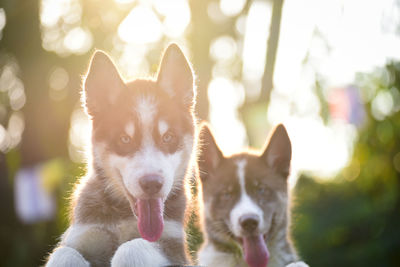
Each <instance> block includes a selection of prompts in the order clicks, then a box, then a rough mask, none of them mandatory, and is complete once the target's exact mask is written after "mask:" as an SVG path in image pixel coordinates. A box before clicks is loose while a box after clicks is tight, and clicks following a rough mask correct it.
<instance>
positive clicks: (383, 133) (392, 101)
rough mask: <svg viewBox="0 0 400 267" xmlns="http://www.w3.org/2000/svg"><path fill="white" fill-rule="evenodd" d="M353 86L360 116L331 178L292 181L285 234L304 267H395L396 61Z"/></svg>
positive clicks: (399, 161) (399, 216)
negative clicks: (350, 147) (347, 156)
mask: <svg viewBox="0 0 400 267" xmlns="http://www.w3.org/2000/svg"><path fill="white" fill-rule="evenodd" d="M356 84H357V85H358V87H359V88H360V93H361V95H362V97H363V99H364V101H365V109H366V114H367V118H366V121H365V123H364V124H363V125H361V126H360V129H359V133H358V140H357V141H356V144H355V147H354V154H353V157H352V159H351V161H350V163H349V165H348V167H346V168H345V169H344V170H343V171H341V172H340V173H339V175H338V176H337V177H336V178H335V179H334V180H332V181H329V182H326V181H320V180H318V179H315V178H311V177H309V176H307V175H303V176H302V177H300V179H299V181H298V184H297V187H296V190H295V192H294V195H295V197H294V202H295V204H294V207H293V219H292V228H293V237H294V240H296V244H297V247H298V248H299V252H300V254H301V255H302V256H303V257H304V259H305V260H306V261H307V262H308V263H309V264H310V266H362V265H368V266H399V265H400V254H399V253H398V252H399V251H400V228H399V222H400V112H399V111H400V62H391V63H388V64H387V65H386V66H385V67H383V68H380V69H377V70H375V71H374V72H373V73H369V74H359V75H358V78H357V80H356Z"/></svg>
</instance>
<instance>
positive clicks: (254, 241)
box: [198, 124, 307, 267]
mask: <svg viewBox="0 0 400 267" xmlns="http://www.w3.org/2000/svg"><path fill="white" fill-rule="evenodd" d="M199 142H200V143H201V144H202V147H201V151H200V152H199V153H200V155H199V159H198V162H199V168H200V169H199V171H200V178H201V183H202V190H201V191H202V198H203V201H204V206H203V220H204V222H203V223H204V225H203V226H204V230H205V236H206V238H205V240H206V241H205V244H203V247H202V249H201V250H200V252H199V262H200V264H201V265H204V266H210V267H211V266H226V267H234V266H250V267H266V266H267V265H268V267H282V266H291V267H295V266H297V267H300V266H303V267H304V266H307V265H306V264H305V263H303V262H298V261H297V260H298V258H297V256H296V254H295V252H294V250H293V248H292V246H291V244H290V242H289V240H288V235H287V225H288V216H287V210H288V192H287V190H288V189H287V178H288V174H289V166H290V160H291V153H292V151H291V143H290V140H289V137H288V134H287V132H286V130H285V127H284V126H283V125H278V127H276V129H275V130H274V132H273V134H272V136H271V138H270V141H269V143H267V145H266V146H265V149H264V151H263V152H262V153H261V154H255V153H252V152H243V153H239V154H236V155H233V156H230V157H225V156H224V155H223V154H222V152H221V150H220V149H219V148H218V146H217V144H216V142H215V140H214V137H213V135H212V133H211V131H210V129H209V127H208V126H207V125H206V124H203V125H202V128H201V130H200V141H199Z"/></svg>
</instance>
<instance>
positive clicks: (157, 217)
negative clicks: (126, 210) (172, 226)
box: [127, 192, 164, 242]
mask: <svg viewBox="0 0 400 267" xmlns="http://www.w3.org/2000/svg"><path fill="white" fill-rule="evenodd" d="M127 194H128V196H129V197H128V199H129V204H130V206H131V209H132V212H133V213H134V214H135V215H136V216H137V226H138V229H139V233H140V235H141V237H142V238H143V239H145V240H147V241H150V242H155V241H157V240H158V239H160V237H161V234H162V232H163V229H164V216H163V213H164V202H163V200H162V198H161V197H155V198H146V199H144V198H143V199H140V198H138V199H136V198H134V197H133V196H132V195H131V194H130V193H129V192H127Z"/></svg>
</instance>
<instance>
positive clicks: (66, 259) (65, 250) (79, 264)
mask: <svg viewBox="0 0 400 267" xmlns="http://www.w3.org/2000/svg"><path fill="white" fill-rule="evenodd" d="M53 266H54V267H56V266H57V267H89V266H90V264H89V262H87V261H86V260H85V259H84V258H83V256H82V255H81V254H80V253H79V252H78V251H77V250H75V249H73V248H70V247H59V248H57V249H56V250H54V252H53V253H52V254H51V255H50V258H49V260H48V262H47V264H46V267H53Z"/></svg>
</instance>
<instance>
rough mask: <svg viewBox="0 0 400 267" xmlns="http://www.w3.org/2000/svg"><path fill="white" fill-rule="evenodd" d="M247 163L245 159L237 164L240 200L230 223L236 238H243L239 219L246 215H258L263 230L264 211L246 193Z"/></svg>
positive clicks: (231, 213) (234, 208) (231, 215)
mask: <svg viewBox="0 0 400 267" xmlns="http://www.w3.org/2000/svg"><path fill="white" fill-rule="evenodd" d="M246 164H247V161H246V160H245V159H241V160H238V161H237V162H236V166H237V177H238V179H239V184H240V199H239V201H238V202H237V203H236V205H235V206H234V207H233V209H232V210H231V212H230V222H231V225H232V231H233V233H234V234H235V235H236V236H241V232H242V231H241V226H240V223H239V219H240V217H241V216H243V215H245V214H254V215H257V216H258V218H259V221H260V225H259V228H261V229H262V228H263V223H264V222H263V211H262V209H261V208H260V207H259V206H258V205H257V204H256V203H254V201H253V200H252V199H251V198H250V197H249V195H248V194H247V192H246V186H245V168H246Z"/></svg>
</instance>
